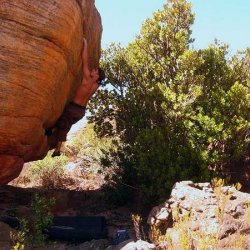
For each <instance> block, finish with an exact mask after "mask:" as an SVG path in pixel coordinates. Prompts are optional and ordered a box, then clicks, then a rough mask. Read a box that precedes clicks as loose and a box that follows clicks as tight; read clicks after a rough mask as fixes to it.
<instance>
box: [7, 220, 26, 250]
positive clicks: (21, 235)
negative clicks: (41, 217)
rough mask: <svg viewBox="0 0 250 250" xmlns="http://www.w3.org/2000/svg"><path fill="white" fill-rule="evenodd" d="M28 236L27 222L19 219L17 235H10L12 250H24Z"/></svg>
mask: <svg viewBox="0 0 250 250" xmlns="http://www.w3.org/2000/svg"><path fill="white" fill-rule="evenodd" d="M28 234H29V229H28V221H27V220H26V219H21V220H20V229H19V231H18V232H17V233H13V232H11V233H10V238H11V240H12V245H13V247H12V250H24V249H25V246H26V245H27V238H28Z"/></svg>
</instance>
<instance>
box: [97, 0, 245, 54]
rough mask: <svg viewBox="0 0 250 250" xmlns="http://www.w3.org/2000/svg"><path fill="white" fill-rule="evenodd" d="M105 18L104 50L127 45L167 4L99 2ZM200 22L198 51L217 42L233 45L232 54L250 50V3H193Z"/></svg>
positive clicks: (118, 0) (153, 1)
mask: <svg viewBox="0 0 250 250" xmlns="http://www.w3.org/2000/svg"><path fill="white" fill-rule="evenodd" d="M95 3H96V7H97V9H98V10H99V12H100V14H101V16H102V22H103V36H102V47H103V48H105V47H106V46H107V45H108V44H110V43H111V42H120V43H121V44H122V45H126V44H127V43H128V42H130V41H132V40H133V38H134V37H135V35H136V34H138V33H139V31H140V28H141V25H142V22H143V21H144V20H145V19H146V18H148V17H151V16H152V13H153V12H154V11H156V10H158V9H161V8H162V6H163V4H164V3H166V0H95ZM191 3H192V5H193V11H194V12H195V15H196V19H195V24H194V25H193V37H194V38H195V39H196V41H195V43H194V46H195V48H204V47H206V46H207V45H208V44H210V43H211V42H213V41H214V39H215V38H218V39H219V40H221V41H223V42H226V43H228V44H229V45H230V49H231V51H232V52H235V51H236V50H237V49H245V48H246V47H247V46H250V32H249V26H250V0H191Z"/></svg>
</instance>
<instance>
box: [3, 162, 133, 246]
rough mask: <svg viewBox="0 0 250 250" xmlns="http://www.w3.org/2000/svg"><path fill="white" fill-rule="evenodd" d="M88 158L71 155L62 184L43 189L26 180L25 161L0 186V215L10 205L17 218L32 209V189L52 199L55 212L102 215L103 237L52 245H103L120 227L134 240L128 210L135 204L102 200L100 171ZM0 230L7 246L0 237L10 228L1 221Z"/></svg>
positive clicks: (59, 214) (60, 214) (70, 214)
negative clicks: (17, 173)
mask: <svg viewBox="0 0 250 250" xmlns="http://www.w3.org/2000/svg"><path fill="white" fill-rule="evenodd" d="M90 162H91V159H85V158H81V159H79V158H72V159H71V161H70V162H69V163H68V164H67V166H66V167H65V177H64V178H66V179H64V185H63V186H62V188H61V189H57V190H50V189H44V188H43V187H42V186H41V185H40V184H39V183H34V182H31V181H30V180H28V179H27V176H28V174H27V172H28V170H29V164H26V165H25V167H24V169H23V172H22V174H21V175H20V176H19V178H17V179H16V180H14V181H12V182H11V183H10V184H9V185H6V186H4V187H0V216H1V215H6V214H8V213H9V211H12V210H13V209H14V210H15V215H16V216H18V217H20V218H23V217H27V216H29V214H30V213H32V211H31V208H30V204H31V199H32V196H33V194H34V193H39V194H41V195H43V196H46V197H53V198H54V199H55V205H54V206H53V214H54V215H55V216H104V217H105V218H106V221H107V229H108V239H106V241H92V242H89V244H88V243H84V244H83V245H82V244H81V245H79V246H68V245H67V244H64V243H63V244H59V243H58V245H57V248H56V249H104V247H105V248H106V247H108V246H109V245H112V244H114V243H113V242H114V238H115V235H116V232H117V230H120V229H125V230H126V231H127V232H128V235H129V237H130V239H131V240H132V241H133V240H135V239H136V237H135V233H134V228H133V222H132V219H131V214H132V213H135V212H136V211H135V208H134V207H133V206H127V207H114V206H111V205H110V204H109V203H108V202H106V201H105V197H104V193H103V190H102V185H103V184H104V182H105V181H104V174H101V173H98V172H97V171H92V169H90V168H93V166H91V163H90ZM1 230H2V231H3V232H5V236H4V237H1V232H0V249H1V250H3V249H10V248H8V247H7V248H3V247H2V248H1V240H3V239H4V238H6V234H9V231H10V228H9V227H8V226H6V225H3V224H1ZM1 230H0V231H1ZM127 243H128V242H127ZM2 244H3V243H2ZM5 244H6V242H5ZM130 244H132V243H130ZM110 249H112V248H110Z"/></svg>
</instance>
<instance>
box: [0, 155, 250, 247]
mask: <svg viewBox="0 0 250 250" xmlns="http://www.w3.org/2000/svg"><path fill="white" fill-rule="evenodd" d="M93 164H96V163H93V162H92V163H91V159H88V158H81V159H79V158H72V159H71V161H70V162H69V163H68V164H67V166H66V168H65V174H66V175H65V176H66V177H67V178H66V177H65V176H64V178H66V179H67V180H68V181H65V183H64V185H63V188H62V189H57V190H50V189H46V190H45V189H43V188H42V187H41V185H39V183H34V182H33V183H31V182H29V181H27V179H26V177H25V176H26V174H25V172H26V171H28V169H29V166H28V165H27V166H26V167H25V168H24V171H23V173H22V175H21V176H20V177H19V178H18V179H16V180H15V181H13V182H12V183H10V185H7V186H5V187H1V188H0V216H1V215H4V214H6V213H9V211H13V209H14V210H15V214H16V215H17V216H18V217H20V218H22V217H27V216H29V215H30V213H31V212H32V211H31V208H30V202H31V197H32V195H33V194H34V193H40V194H42V195H45V196H46V197H54V198H55V205H54V207H53V214H54V215H58V216H93V215H94V216H104V217H105V218H106V220H107V228H108V238H107V239H104V240H92V241H90V242H85V243H82V244H78V245H72V244H69V243H65V242H57V243H55V244H53V245H52V246H48V247H47V248H48V249H59V250H60V249H61V250H75V249H77V250H81V249H85V250H118V249H123V250H131V249H133V250H147V249H159V250H161V249H166V250H168V249H173V250H182V249H188V250H189V249H190V250H193V249H197V250H200V249H204V250H222V249H224V250H236V249H239V250H240V249H242V250H243V249H244V250H245V249H246V250H247V249H249V250H250V240H249V239H250V194H248V193H243V192H240V191H239V190H238V189H239V186H225V185H224V183H223V181H221V180H217V181H215V182H213V183H212V184H211V183H193V182H191V181H183V182H179V183H176V184H175V186H174V187H173V190H172V193H171V195H170V198H169V199H167V200H166V202H164V203H163V204H161V205H159V206H157V207H154V208H153V209H150V210H151V212H150V210H147V209H145V208H144V210H143V209H141V208H140V211H138V207H137V208H135V207H134V206H127V207H118V208H117V207H116V208H114V207H112V206H111V205H110V204H108V203H107V202H106V200H105V197H104V193H103V190H102V185H103V184H104V183H105V180H104V173H100V172H98V171H93V168H94V169H97V168H98V167H97V166H94V167H93ZM91 168H92V169H91ZM135 213H139V214H141V215H142V217H143V218H144V220H145V221H147V223H148V228H149V226H150V227H152V228H154V229H155V230H152V231H150V232H149V234H147V235H148V236H149V237H147V238H146V240H147V241H148V242H146V241H141V240H137V238H136V233H137V232H136V230H135V227H134V225H133V222H132V219H131V215H132V214H135ZM144 228H145V229H147V227H144ZM119 229H125V230H127V232H128V234H129V238H130V239H129V240H128V241H125V242H123V243H121V244H119V245H114V239H115V235H116V232H117V230H119ZM11 231H12V229H11V228H10V227H9V226H8V225H6V224H4V223H0V250H8V249H11V248H10V246H9V244H10V232H11ZM145 231H147V230H145ZM149 242H154V244H151V243H149Z"/></svg>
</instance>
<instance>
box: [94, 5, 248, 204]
mask: <svg viewBox="0 0 250 250" xmlns="http://www.w3.org/2000/svg"><path fill="white" fill-rule="evenodd" d="M193 22H194V14H193V13H192V11H191V5H190V4H189V3H188V2H187V1H186V0H169V1H168V3H167V4H166V5H164V7H163V9H162V10H160V11H157V12H156V13H154V15H153V18H151V19H147V20H146V21H145V22H144V24H143V26H142V29H141V32H140V34H139V35H138V37H137V38H136V39H135V40H134V41H133V42H132V43H130V44H129V45H128V47H127V48H122V47H121V46H120V45H115V44H111V46H110V47H109V48H108V49H107V50H106V51H104V53H103V61H102V67H103V68H104V69H105V71H106V73H107V83H109V85H108V86H107V87H106V88H105V89H103V90H102V91H100V93H99V94H98V95H97V98H96V99H95V100H94V101H93V102H92V103H91V109H90V111H91V112H92V114H93V116H92V117H91V120H92V121H93V122H94V124H95V129H96V131H97V133H98V134H99V135H100V136H103V135H111V136H114V138H115V140H116V144H117V147H116V148H115V149H114V150H111V151H110V152H109V153H108V154H106V156H105V159H104V161H103V162H104V163H105V164H106V165H107V166H111V167H112V170H113V172H112V173H113V174H114V175H113V176H112V177H110V178H109V181H110V184H111V185H112V186H115V185H117V186H116V187H117V188H118V189H117V190H119V187H122V189H121V190H123V189H124V187H125V186H126V187H133V188H135V189H139V190H140V191H141V192H142V193H143V194H144V198H146V199H144V201H145V200H150V201H156V200H162V199H165V197H166V195H167V194H168V192H169V191H170V190H171V188H172V186H173V184H174V183H175V182H176V181H180V180H184V179H191V180H194V181H204V180H208V179H209V178H210V175H211V173H210V172H209V171H208V166H210V168H212V167H213V168H215V167H218V166H220V165H222V164H223V163H224V162H225V161H230V160H231V159H237V158H239V157H242V156H244V154H245V152H246V150H247V147H248V145H249V110H250V109H249V108H250V107H249V105H250V102H249V82H250V67H249V65H250V60H249V59H250V56H249V55H250V50H247V51H245V52H241V53H239V54H237V55H235V56H233V57H232V58H230V57H229V56H228V52H227V51H228V46H227V45H225V44H220V43H219V42H218V41H216V42H215V44H213V45H210V46H209V47H208V48H206V49H204V50H199V51H196V50H193V49H191V48H190V47H191V46H190V45H191V44H192V41H193V39H192V38H191V25H192V24H193ZM100 103H101V104H100ZM111 123H112V124H115V127H114V126H112V124H111ZM128 190H130V192H128V191H127V192H126V191H122V194H125V195H127V194H128V193H134V192H132V191H131V188H128ZM122 194H120V196H122ZM124 200H125V199H124Z"/></svg>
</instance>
